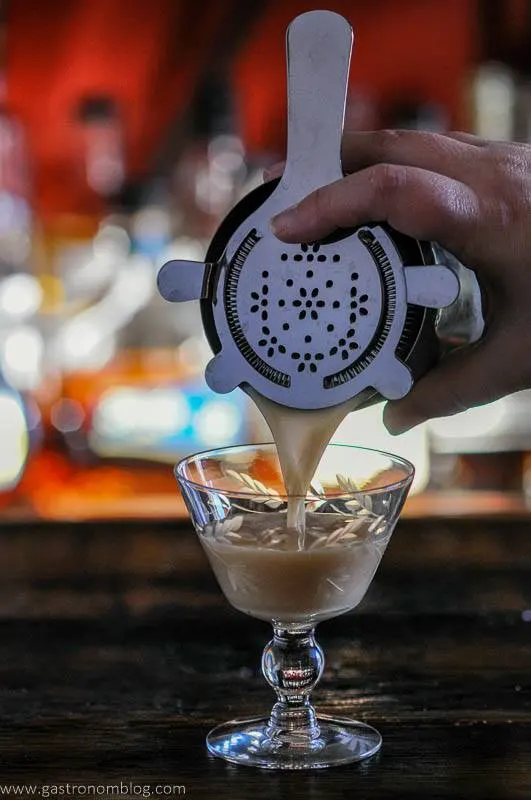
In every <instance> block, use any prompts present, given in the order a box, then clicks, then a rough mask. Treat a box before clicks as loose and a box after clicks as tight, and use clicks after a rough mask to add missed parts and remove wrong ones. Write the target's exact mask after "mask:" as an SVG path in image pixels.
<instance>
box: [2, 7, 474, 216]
mask: <svg viewBox="0 0 531 800" xmlns="http://www.w3.org/2000/svg"><path fill="white" fill-rule="evenodd" d="M228 1H229V0H224V1H223V0H216V1H215V2H214V0H197V1H196V2H195V3H194V2H193V0H46V2H42V0H16V2H13V3H10V10H9V17H8V26H7V41H8V45H7V76H8V102H9V104H10V106H11V107H12V108H13V110H14V111H15V112H16V113H17V114H18V115H19V116H20V118H21V119H22V121H23V122H24V123H25V125H26V126H27V130H28V138H29V144H30V149H31V153H32V157H33V160H34V168H35V201H36V206H37V210H38V213H40V215H41V216H46V215H50V214H52V215H53V214H55V213H57V212H65V211H66V212H75V211H85V212H86V211H90V210H91V209H94V210H97V208H98V203H97V202H96V198H95V197H94V195H93V194H92V193H91V191H90V190H89V189H88V187H86V185H85V182H84V175H83V170H82V168H81V166H80V147H81V137H80V133H79V130H78V128H77V127H76V125H75V124H74V123H73V116H74V113H75V109H76V105H77V103H78V101H79V99H80V97H81V96H83V95H86V94H89V93H90V94H94V93H105V94H108V95H111V96H113V97H115V98H116V99H117V100H118V104H119V107H120V110H121V112H122V114H123V119H124V122H125V126H126V128H125V129H126V145H127V161H128V166H129V169H130V171H131V172H132V173H136V174H141V173H142V170H143V169H145V167H146V164H147V163H149V160H150V158H151V157H152V155H153V152H154V150H155V148H156V147H157V143H158V142H159V141H160V138H161V135H162V133H163V131H164V129H165V127H166V126H167V125H168V123H169V122H170V120H172V119H174V118H175V114H176V113H178V111H179V109H181V110H182V109H184V108H185V106H186V103H187V100H188V99H189V97H190V93H191V91H192V90H193V86H194V83H195V81H196V79H197V76H198V75H199V73H200V70H201V68H202V65H203V64H204V63H206V61H207V60H208V59H209V58H210V57H211V54H212V50H211V48H212V45H213V41H214V40H215V35H216V31H217V30H218V27H219V25H220V20H221V19H222V17H223V15H224V13H226V10H227V2H228ZM257 1H258V0H257ZM249 2H254V0H249ZM322 5H323V4H321V3H314V2H308V0H307V1H306V2H301V1H300V0H271V2H270V3H269V4H266V9H267V10H266V12H265V13H264V15H263V17H262V18H261V19H260V21H259V22H258V23H257V24H256V25H255V27H254V28H253V30H252V35H249V37H248V38H247V40H246V42H245V45H244V47H243V49H242V50H241V52H240V55H239V56H238V58H237V61H236V63H235V66H234V77H235V83H236V87H237V92H238V98H239V105H240V112H241V121H242V125H243V130H244V135H245V138H246V140H247V143H248V146H249V147H250V148H251V149H262V148H274V149H277V150H280V151H281V150H282V149H283V141H284V118H285V63H284V32H285V28H286V25H287V24H288V22H289V21H290V19H291V18H292V17H293V16H294V15H295V14H297V13H300V12H302V11H305V10H309V9H312V8H319V7H322ZM324 5H325V6H326V7H328V8H330V9H331V10H335V11H339V12H340V13H343V14H344V15H345V16H347V17H348V18H349V19H350V20H351V21H352V23H353V24H354V26H355V30H356V38H357V41H356V46H355V54H354V58H353V62H352V71H351V81H352V84H353V85H355V86H356V87H359V88H362V89H370V90H371V91H373V92H375V93H376V95H377V96H378V97H380V98H382V99H384V100H387V99H390V98H393V97H394V96H395V95H397V94H398V93H399V92H401V91H402V90H404V89H407V90H409V91H411V92H413V93H414V94H416V95H418V96H420V97H426V98H430V99H432V100H436V101H439V102H441V103H442V104H443V105H445V106H446V107H447V108H448V109H449V110H450V113H451V116H452V123H453V125H454V126H455V127H461V126H463V125H464V124H465V123H466V119H465V117H464V113H463V102H462V100H463V77H464V75H465V74H466V72H467V70H468V68H469V65H470V63H471V61H472V59H473V57H474V51H475V24H474V9H475V2H474V0H343V2H341V0H329V2H328V3H326V4H324ZM234 24H235V25H237V24H238V19H237V18H235V20H234Z"/></svg>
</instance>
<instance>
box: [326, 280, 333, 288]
mask: <svg viewBox="0 0 531 800" xmlns="http://www.w3.org/2000/svg"><path fill="white" fill-rule="evenodd" d="M333 285H334V281H327V282H326V283H325V286H326V288H327V289H331V288H332V286H333Z"/></svg>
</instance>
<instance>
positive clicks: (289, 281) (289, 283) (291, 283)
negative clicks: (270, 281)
mask: <svg viewBox="0 0 531 800" xmlns="http://www.w3.org/2000/svg"><path fill="white" fill-rule="evenodd" d="M286 286H289V287H290V289H291V287H292V286H293V278H288V279H287V281H286Z"/></svg>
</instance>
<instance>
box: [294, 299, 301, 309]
mask: <svg viewBox="0 0 531 800" xmlns="http://www.w3.org/2000/svg"><path fill="white" fill-rule="evenodd" d="M293 305H294V306H295V308H299V307H300V306H302V300H294V301H293Z"/></svg>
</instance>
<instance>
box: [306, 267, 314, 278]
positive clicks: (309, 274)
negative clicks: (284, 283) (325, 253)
mask: <svg viewBox="0 0 531 800" xmlns="http://www.w3.org/2000/svg"><path fill="white" fill-rule="evenodd" d="M306 277H307V278H313V272H312V270H311V269H309V270H308V272H307V273H306Z"/></svg>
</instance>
